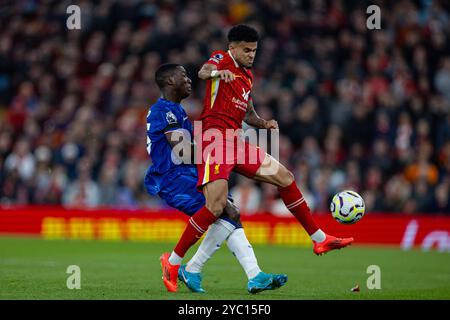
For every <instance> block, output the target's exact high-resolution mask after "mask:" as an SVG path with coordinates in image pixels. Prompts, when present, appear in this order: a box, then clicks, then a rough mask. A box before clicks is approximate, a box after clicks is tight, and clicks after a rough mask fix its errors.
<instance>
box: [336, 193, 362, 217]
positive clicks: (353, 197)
mask: <svg viewBox="0 0 450 320" xmlns="http://www.w3.org/2000/svg"><path fill="white" fill-rule="evenodd" d="M365 209H366V206H365V204H364V200H363V198H362V197H361V196H360V195H359V194H357V193H356V192H355V191H351V190H344V191H341V192H339V193H337V194H336V195H335V196H334V197H333V200H332V201H331V204H330V211H331V215H332V216H333V218H335V219H336V220H337V221H338V222H340V223H345V224H352V223H355V222H357V221H359V220H361V218H362V217H363V216H364V212H365Z"/></svg>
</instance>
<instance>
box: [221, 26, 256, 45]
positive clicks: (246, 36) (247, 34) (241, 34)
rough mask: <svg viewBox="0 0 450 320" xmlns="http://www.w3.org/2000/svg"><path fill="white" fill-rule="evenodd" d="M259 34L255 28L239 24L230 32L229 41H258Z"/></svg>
mask: <svg viewBox="0 0 450 320" xmlns="http://www.w3.org/2000/svg"><path fill="white" fill-rule="evenodd" d="M258 40H259V35H258V31H256V29H255V28H253V27H250V26H248V25H245V24H238V25H236V26H234V27H232V28H231V29H230V31H229V32H228V42H234V41H236V42H239V41H245V42H258Z"/></svg>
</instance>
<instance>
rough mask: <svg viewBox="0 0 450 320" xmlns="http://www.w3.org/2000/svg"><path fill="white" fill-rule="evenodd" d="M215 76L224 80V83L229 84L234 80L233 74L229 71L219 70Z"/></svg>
mask: <svg viewBox="0 0 450 320" xmlns="http://www.w3.org/2000/svg"><path fill="white" fill-rule="evenodd" d="M217 76H218V77H220V80H225V82H231V81H233V80H234V79H235V76H234V73H233V72H231V71H230V70H220V71H219V72H218V73H217Z"/></svg>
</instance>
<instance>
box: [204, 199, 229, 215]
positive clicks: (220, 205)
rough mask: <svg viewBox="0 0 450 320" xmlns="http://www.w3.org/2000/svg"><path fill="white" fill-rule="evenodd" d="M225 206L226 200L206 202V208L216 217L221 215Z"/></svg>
mask: <svg viewBox="0 0 450 320" xmlns="http://www.w3.org/2000/svg"><path fill="white" fill-rule="evenodd" d="M226 204H227V198H226V197H225V199H221V198H218V199H216V200H215V201H214V200H213V201H207V202H206V208H207V209H208V210H209V211H211V212H212V214H214V215H215V216H216V217H218V216H220V215H221V214H222V213H223V210H224V209H225V206H226Z"/></svg>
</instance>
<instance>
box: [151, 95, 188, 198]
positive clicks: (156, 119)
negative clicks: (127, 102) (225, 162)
mask: <svg viewBox="0 0 450 320" xmlns="http://www.w3.org/2000/svg"><path fill="white" fill-rule="evenodd" d="M181 129H184V130H187V131H188V132H189V134H190V135H191V137H192V136H193V128H192V123H191V122H190V121H189V119H188V116H187V114H186V111H185V110H184V109H183V107H182V106H181V104H179V103H175V102H172V101H169V100H166V99H163V98H160V99H159V100H158V101H157V102H156V103H155V104H154V105H152V106H151V107H150V110H149V112H148V114H147V152H148V153H149V155H150V157H151V159H152V164H151V166H150V167H149V169H148V171H147V174H146V177H145V186H146V188H147V191H148V192H149V193H150V194H157V193H158V192H159V191H160V188H161V184H162V183H163V182H164V178H166V179H167V177H168V174H169V173H171V172H173V171H178V170H189V169H192V168H195V166H194V165H186V164H183V163H180V161H179V159H177V158H176V157H175V156H174V155H172V147H171V146H170V143H169V141H167V137H166V133H168V132H170V131H174V130H181ZM177 160H178V161H177Z"/></svg>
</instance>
